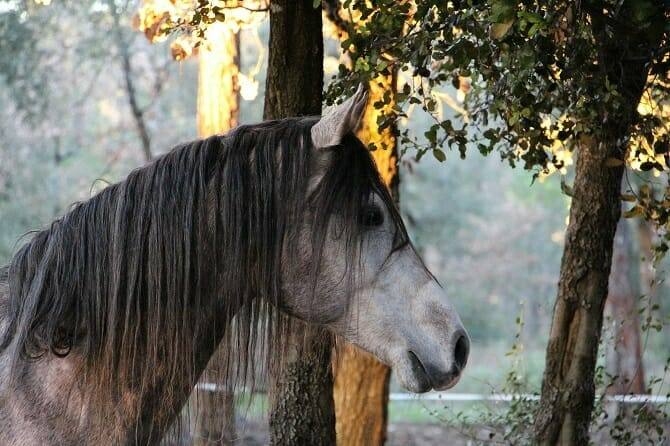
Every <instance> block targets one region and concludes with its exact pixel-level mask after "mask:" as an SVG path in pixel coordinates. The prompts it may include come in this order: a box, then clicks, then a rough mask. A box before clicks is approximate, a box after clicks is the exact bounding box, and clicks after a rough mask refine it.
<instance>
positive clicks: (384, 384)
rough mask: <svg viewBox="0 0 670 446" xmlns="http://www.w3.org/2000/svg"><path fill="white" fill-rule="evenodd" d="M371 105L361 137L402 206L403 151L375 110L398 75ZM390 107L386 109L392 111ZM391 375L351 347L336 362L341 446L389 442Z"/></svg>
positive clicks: (377, 83) (374, 85)
mask: <svg viewBox="0 0 670 446" xmlns="http://www.w3.org/2000/svg"><path fill="white" fill-rule="evenodd" d="M369 89H370V99H369V102H368V108H367V110H366V111H365V116H364V117H363V123H362V126H361V129H360V131H359V133H358V137H359V138H360V139H361V140H362V141H363V142H364V143H366V144H370V143H372V144H374V145H375V146H376V150H374V151H373V152H372V156H373V158H374V159H375V163H376V165H377V169H378V170H379V173H380V175H381V177H382V179H383V180H384V183H385V184H386V185H387V187H389V189H390V190H391V193H392V195H393V197H394V199H395V200H396V202H397V200H398V180H399V176H398V151H397V145H396V140H395V137H394V136H393V132H392V131H391V130H390V129H386V130H384V131H381V132H380V130H379V128H378V126H377V117H378V116H379V115H380V114H381V113H382V112H383V109H375V108H374V106H373V104H374V103H375V102H377V101H379V100H380V99H381V98H382V96H383V95H384V93H385V92H387V91H391V92H392V93H393V98H395V93H396V91H397V89H396V75H395V74H393V75H390V76H387V77H384V78H379V79H376V80H374V81H373V82H371V83H370V86H369ZM390 106H391V104H389V105H388V106H387V107H390ZM390 376H391V369H390V368H389V367H388V366H386V365H384V364H382V363H381V362H379V361H378V360H377V359H376V358H374V357H373V356H371V355H369V354H367V353H364V352H362V351H360V350H359V349H357V348H356V347H354V346H352V345H346V346H345V347H344V348H343V350H342V352H341V355H340V357H338V358H337V364H336V373H335V413H336V419H337V444H338V445H342V446H345V445H346V446H350V445H351V446H358V445H360V446H368V445H369V446H375V445H382V444H384V442H385V440H386V425H387V421H388V409H387V406H388V399H389V380H390Z"/></svg>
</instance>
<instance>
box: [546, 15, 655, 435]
mask: <svg viewBox="0 0 670 446" xmlns="http://www.w3.org/2000/svg"><path fill="white" fill-rule="evenodd" d="M587 6H592V5H587ZM626 7H630V5H624V8H626ZM628 13H632V12H630V11H628ZM620 14H621V16H622V17H623V16H626V11H625V10H622V11H620ZM655 14H659V15H658V19H659V20H661V21H662V20H664V19H663V14H662V12H658V11H657V12H655ZM584 20H588V21H589V22H588V23H589V24H590V26H593V29H594V35H595V36H596V40H597V44H598V46H599V53H598V60H597V62H598V67H599V69H600V70H601V71H600V72H599V73H598V76H599V77H598V79H599V80H600V81H602V85H603V86H604V85H605V82H606V81H605V80H607V81H608V82H610V83H611V85H614V86H615V87H616V89H617V91H618V93H619V94H620V95H621V100H620V102H619V103H618V107H616V109H611V108H612V107H610V109H609V110H608V109H607V107H603V109H602V110H598V111H597V113H598V116H599V118H600V119H599V122H600V123H602V124H601V125H599V127H598V128H594V129H591V134H590V135H584V136H582V137H581V141H580V142H579V145H578V150H577V163H576V169H575V180H574V187H573V192H572V203H571V206H570V221H569V224H568V229H567V232H566V237H565V248H564V251H563V259H562V261H561V272H560V278H559V284H558V295H557V297H556V303H555V305H554V314H553V320H552V326H551V331H550V334H549V341H548V344H547V353H546V363H545V370H544V378H543V382H542V395H541V400H540V406H539V409H538V412H537V413H536V417H535V435H536V443H538V444H541V445H555V444H561V445H583V444H588V442H589V425H590V422H591V413H592V411H593V402H594V398H595V384H594V373H595V365H596V359H597V353H598V344H599V341H600V334H601V329H602V323H603V310H604V306H605V300H606V298H607V293H608V279H609V274H610V267H611V261H612V247H613V241H614V234H615V230H616V226H617V222H618V220H619V217H620V214H621V200H620V188H621V179H622V175H623V167H622V166H614V167H612V164H611V163H609V162H608V160H610V159H619V160H623V159H624V157H625V154H626V149H627V147H626V144H627V139H628V136H629V134H630V126H631V125H632V124H633V123H634V122H635V119H636V116H637V114H636V109H637V104H638V103H639V101H640V97H641V95H642V91H643V90H644V88H645V85H646V81H647V75H648V73H649V68H650V61H651V57H652V51H653V50H654V49H655V48H657V46H658V44H659V42H660V38H661V35H662V34H658V30H662V29H663V26H662V25H661V26H658V27H656V28H655V30H656V31H655V32H656V35H654V33H652V32H649V31H650V30H646V31H641V32H639V33H636V31H635V30H631V29H630V28H626V27H625V25H621V26H622V27H623V30H612V29H611V26H612V23H608V22H607V19H606V18H605V17H604V16H603V10H602V6H601V7H598V6H597V5H593V9H592V10H589V16H588V18H584ZM657 25H658V24H657ZM617 32H620V33H622V34H621V35H618V34H617ZM624 36H625V38H623V37H624ZM654 36H655V37H654ZM656 38H657V39H658V40H654V39H656ZM592 135H595V136H592Z"/></svg>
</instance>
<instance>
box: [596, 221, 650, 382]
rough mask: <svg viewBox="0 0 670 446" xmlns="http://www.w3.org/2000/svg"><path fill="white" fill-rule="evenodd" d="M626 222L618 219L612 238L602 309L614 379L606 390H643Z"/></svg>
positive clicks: (640, 342) (631, 261)
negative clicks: (609, 331) (606, 320)
mask: <svg viewBox="0 0 670 446" xmlns="http://www.w3.org/2000/svg"><path fill="white" fill-rule="evenodd" d="M632 251H633V247H632V238H631V229H630V223H629V221H628V220H624V219H622V220H620V221H619V225H618V228H617V233H616V236H615V238H614V254H613V258H612V272H611V273H610V281H609V295H608V296H607V303H606V306H605V312H606V314H607V315H608V316H609V317H610V319H611V324H612V335H613V342H612V344H613V345H612V348H611V349H610V351H609V352H608V353H609V354H608V357H607V363H608V364H607V368H608V372H609V373H610V375H612V376H615V377H616V378H615V379H614V382H613V383H611V385H610V387H609V388H608V389H607V390H608V393H610V394H617V395H621V394H627V393H635V394H639V393H644V372H643V367H642V341H641V338H640V319H639V316H638V312H637V299H638V296H639V294H640V293H639V292H638V290H636V289H635V288H634V287H633V285H632V282H631V279H630V275H631V270H632V267H633V266H634V265H636V264H637V263H638V262H637V259H635V260H634V256H633V253H632Z"/></svg>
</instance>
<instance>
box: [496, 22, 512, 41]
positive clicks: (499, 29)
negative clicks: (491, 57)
mask: <svg viewBox="0 0 670 446" xmlns="http://www.w3.org/2000/svg"><path fill="white" fill-rule="evenodd" d="M513 24H514V20H508V21H507V22H503V23H493V24H492V25H491V37H492V38H493V39H497V40H500V39H502V38H503V37H505V34H507V32H508V31H509V29H510V28H511V27H512V25H513Z"/></svg>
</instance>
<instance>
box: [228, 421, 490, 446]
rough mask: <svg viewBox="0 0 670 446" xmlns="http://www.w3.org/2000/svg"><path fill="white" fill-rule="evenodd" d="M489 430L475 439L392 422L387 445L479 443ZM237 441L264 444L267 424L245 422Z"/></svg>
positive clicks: (442, 428) (460, 445)
mask: <svg viewBox="0 0 670 446" xmlns="http://www.w3.org/2000/svg"><path fill="white" fill-rule="evenodd" d="M488 434H489V431H488V430H483V429H480V430H479V432H478V436H481V437H480V440H475V439H474V438H472V437H471V436H469V435H467V434H464V433H461V432H459V431H458V430H457V429H454V428H451V427H448V426H442V425H437V424H412V423H392V424H390V425H389V427H388V438H387V441H386V445H387V446H437V445H440V446H441V445H448V446H470V445H474V444H481V439H484V438H488ZM238 435H239V437H240V439H239V443H238V444H240V445H244V446H265V445H267V444H268V430H267V426H265V425H264V424H262V423H258V422H247V423H246V426H244V427H242V428H240V430H239V431H238Z"/></svg>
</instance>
